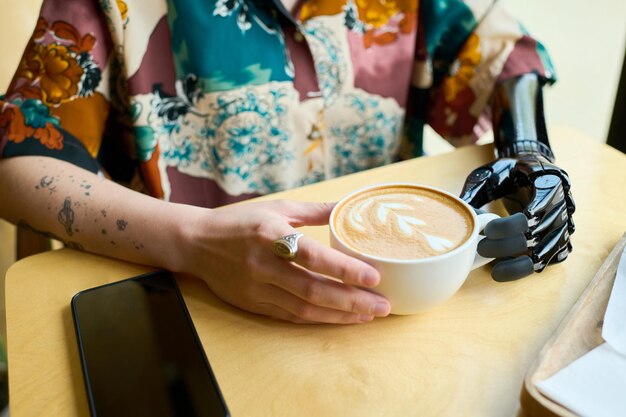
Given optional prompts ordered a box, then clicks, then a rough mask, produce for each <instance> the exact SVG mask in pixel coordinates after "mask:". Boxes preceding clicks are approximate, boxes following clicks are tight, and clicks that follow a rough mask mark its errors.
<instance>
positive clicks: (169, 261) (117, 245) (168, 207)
mask: <svg viewBox="0 0 626 417" xmlns="http://www.w3.org/2000/svg"><path fill="white" fill-rule="evenodd" d="M0 196H1V201H0V217H2V218H5V219H7V220H8V221H10V222H12V223H14V224H16V225H18V226H20V227H24V228H27V229H31V230H34V231H36V232H39V233H42V234H45V235H48V236H49V237H51V238H54V239H57V240H60V241H62V242H64V243H65V244H66V245H67V246H69V247H72V248H75V249H79V250H86V251H89V252H94V253H98V254H102V255H107V256H111V257H114V258H118V259H124V260H128V261H133V262H138V263H143V264H148V265H153V266H157V267H161V268H167V269H170V270H181V269H182V265H181V262H182V260H181V256H180V253H179V248H180V247H181V245H179V244H177V243H178V241H179V240H182V239H183V238H182V235H181V234H182V233H183V232H182V230H183V227H182V226H183V225H184V222H183V219H182V218H181V217H185V216H186V215H187V214H189V213H191V212H193V211H194V210H196V211H197V210H199V209H198V208H194V207H191V206H183V205H178V204H173V203H167V202H164V201H161V200H158V199H155V198H151V197H149V196H146V195H143V194H141V193H138V192H136V191H133V190H130V189H127V188H125V187H122V186H120V185H118V184H116V183H114V182H112V181H110V180H106V179H104V178H101V177H99V176H97V175H95V174H93V173H91V172H88V171H85V170H83V169H81V168H79V167H77V166H75V165H72V164H70V163H67V162H64V161H60V160H57V159H54V158H48V157H38V156H24V157H15V158H8V159H4V160H0Z"/></svg>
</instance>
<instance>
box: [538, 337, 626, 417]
mask: <svg viewBox="0 0 626 417" xmlns="http://www.w3.org/2000/svg"><path fill="white" fill-rule="evenodd" d="M537 388H539V391H541V392H542V393H543V394H544V395H546V396H548V397H550V398H551V399H553V400H554V401H556V402H558V403H559V404H562V405H564V406H565V407H567V408H569V409H570V410H572V411H573V412H575V413H577V414H580V415H581V416H584V417H618V416H626V357H623V356H621V355H620V354H619V353H617V352H616V351H615V350H614V349H613V348H612V347H611V346H609V345H608V344H607V343H603V344H601V345H600V346H598V347H597V348H595V349H594V350H592V351H591V352H589V353H587V354H586V355H584V356H583V357H581V358H579V359H577V360H576V361H574V362H572V363H571V364H570V365H569V366H567V367H566V368H563V369H562V370H560V371H559V372H557V373H556V374H554V375H553V376H551V377H550V378H548V379H546V380H545V381H541V382H540V383H538V384H537Z"/></svg>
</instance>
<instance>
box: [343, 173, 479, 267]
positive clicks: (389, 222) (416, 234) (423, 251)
mask: <svg viewBox="0 0 626 417" xmlns="http://www.w3.org/2000/svg"><path fill="white" fill-rule="evenodd" d="M335 211H336V212H337V214H336V215H335V216H334V219H333V226H334V228H335V231H336V233H337V235H338V237H339V238H340V239H341V240H342V241H343V242H344V243H345V244H346V245H348V246H349V247H351V248H352V249H353V250H355V251H356V252H359V253H362V254H365V255H370V256H376V257H380V258H388V259H401V260H411V259H421V258H429V257H432V256H437V255H441V254H444V253H447V252H450V251H452V250H454V249H455V248H457V247H459V246H460V245H462V244H463V243H464V242H466V241H467V240H468V239H469V238H470V236H471V234H472V231H473V229H474V221H473V217H472V214H471V213H470V212H469V211H468V209H467V208H466V207H465V206H464V205H462V204H461V203H459V202H458V201H456V200H454V199H453V198H451V197H450V196H448V195H446V194H443V193H440V192H437V191H435V190H432V189H427V188H420V187H418V186H410V185H406V186H405V185H397V186H395V185H394V186H382V187H380V188H373V189H368V190H366V191H364V192H363V193H360V194H357V195H355V196H354V197H352V198H351V199H349V200H348V201H345V202H343V203H341V206H340V207H337V208H336V210H335Z"/></svg>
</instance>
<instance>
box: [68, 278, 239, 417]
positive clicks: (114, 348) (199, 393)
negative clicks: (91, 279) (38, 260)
mask: <svg viewBox="0 0 626 417" xmlns="http://www.w3.org/2000/svg"><path fill="white" fill-rule="evenodd" d="M71 306H72V315H73V318H74V325H75V329H76V336H77V339H78V347H79V351H80V357H81V362H82V368H83V376H84V379H85V386H86V388H87V397H88V401H89V408H90V411H91V414H92V416H94V417H95V416H97V417H107V416H115V417H121V416H133V417H141V416H150V417H160V416H168V417H173V416H176V417H178V416H181V417H182V416H185V417H194V416H197V417H208V416H210V417H227V416H229V412H228V408H227V407H226V403H225V402H224V399H223V397H222V394H221V392H220V389H219V386H218V384H217V381H216V379H215V376H214V375H213V371H212V370H211V366H210V364H209V361H208V359H207V357H206V355H205V353H204V349H203V348H202V344H201V343H200V339H199V338H198V335H197V333H196V330H195V328H194V326H193V322H192V321H191V317H190V316H189V312H188V311H187V307H186V306H185V302H184V300H183V297H182V295H181V293H180V290H179V289H178V285H177V284H176V280H175V279H174V277H173V276H172V274H171V273H169V272H166V271H157V272H152V273H148V274H145V275H141V276H138V277H134V278H130V279H127V280H124V281H120V282H115V283H112V284H107V285H103V286H101V287H96V288H92V289H88V290H85V291H81V292H79V293H78V294H76V295H75V296H74V297H73V298H72V302H71Z"/></svg>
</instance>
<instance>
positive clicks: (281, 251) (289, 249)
mask: <svg viewBox="0 0 626 417" xmlns="http://www.w3.org/2000/svg"><path fill="white" fill-rule="evenodd" d="M302 236H304V233H299V232H297V233H292V234H290V235H287V236H283V237H281V238H280V239H276V240H275V241H274V253H275V254H276V255H278V256H280V257H281V258H283V259H286V260H288V261H291V260H293V259H294V258H295V257H296V255H297V254H298V240H299V239H300V238H301V237H302Z"/></svg>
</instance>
